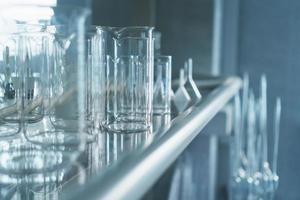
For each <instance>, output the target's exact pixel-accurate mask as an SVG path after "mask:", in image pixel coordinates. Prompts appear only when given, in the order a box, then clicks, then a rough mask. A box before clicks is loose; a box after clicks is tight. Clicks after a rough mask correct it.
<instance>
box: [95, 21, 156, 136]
mask: <svg viewBox="0 0 300 200" xmlns="http://www.w3.org/2000/svg"><path fill="white" fill-rule="evenodd" d="M97 28H98V32H99V34H102V36H103V39H104V40H105V48H104V49H105V52H103V54H102V55H103V56H105V57H104V58H103V61H104V64H105V65H106V79H105V81H106V88H105V92H106V120H105V122H104V127H105V129H106V130H107V131H112V132H127V133H133V132H143V131H148V130H150V129H151V122H152V110H153V109H152V98H153V97H152V96H153V37H152V31H153V28H152V27H123V28H113V27H97Z"/></svg>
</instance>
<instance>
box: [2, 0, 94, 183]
mask: <svg viewBox="0 0 300 200" xmlns="http://www.w3.org/2000/svg"><path fill="white" fill-rule="evenodd" d="M0 11H1V14H2V16H4V17H6V18H7V20H6V21H8V22H10V23H9V25H10V26H9V27H8V29H6V30H0V32H2V35H3V34H4V35H8V36H9V37H15V38H16V39H15V40H14V41H15V42H16V46H17V48H16V51H15V52H13V51H10V53H9V54H10V55H15V59H16V64H14V65H13V66H14V70H15V71H16V72H15V73H14V74H13V73H12V75H11V77H15V76H16V78H12V86H13V87H12V88H13V90H14V92H12V94H14V99H15V101H16V105H17V106H15V107H14V109H15V110H14V112H8V114H9V115H8V116H7V117H6V118H8V119H14V120H13V121H12V122H13V123H15V126H16V127H18V132H19V134H18V135H17V136H14V137H3V138H0V160H1V162H0V174H4V173H6V174H8V176H10V178H12V179H14V178H18V176H24V175H29V174H30V175H36V176H37V177H38V176H39V174H41V173H45V172H51V171H53V170H55V169H57V168H59V167H62V166H66V165H69V164H70V163H72V161H74V160H76V158H77V156H78V155H79V153H80V152H81V151H82V150H84V148H85V144H86V141H87V139H88V134H87V131H88V126H89V124H88V120H87V112H86V110H87V109H86V108H87V103H86V96H87V91H86V85H87V84H86V70H85V63H84V60H85V59H84V46H85V43H84V32H85V18H86V17H87V15H88V13H89V12H88V11H87V10H85V9H82V8H78V7H59V6H58V7H47V6H29V5H22V6H20V5H18V6H11V7H6V8H5V9H3V10H0ZM19 23H21V24H22V25H18V24H19ZM26 23H33V24H38V25H36V26H35V25H28V24H26ZM20 27H21V28H20ZM32 27H34V28H32ZM0 35H1V34H0ZM0 43H1V42H0ZM5 49H6V47H5ZM5 55H6V57H11V56H7V51H6V54H5ZM4 63H5V65H4V66H7V62H4ZM9 64H12V62H10V63H9ZM4 69H5V67H4ZM1 71H3V70H2V67H1ZM4 71H5V70H4ZM7 74H9V73H7ZM6 76H7V77H9V76H8V75H6ZM8 80H10V79H9V78H8ZM10 91H11V90H10ZM2 119H3V118H2ZM8 122H9V123H11V122H10V121H8ZM8 122H5V123H8ZM5 123H1V124H0V127H1V128H3V127H4V125H5ZM1 128H0V130H1Z"/></svg>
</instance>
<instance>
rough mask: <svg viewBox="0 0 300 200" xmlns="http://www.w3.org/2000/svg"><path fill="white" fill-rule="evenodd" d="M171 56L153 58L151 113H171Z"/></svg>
mask: <svg viewBox="0 0 300 200" xmlns="http://www.w3.org/2000/svg"><path fill="white" fill-rule="evenodd" d="M171 70H172V57H171V56H156V57H155V58H154V88H153V114H154V115H163V114H170V113H171V80H172V77H171V76H172V72H171Z"/></svg>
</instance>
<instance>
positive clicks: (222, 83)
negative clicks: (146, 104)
mask: <svg viewBox="0 0 300 200" xmlns="http://www.w3.org/2000/svg"><path fill="white" fill-rule="evenodd" d="M196 83H197V85H198V87H199V89H200V91H201V92H202V93H203V94H204V95H203V98H202V100H201V101H199V102H198V103H196V104H195V105H194V106H192V107H190V108H188V109H187V110H186V111H184V112H183V113H180V114H176V113H174V114H172V116H170V115H164V116H154V117H153V131H152V132H151V133H150V132H148V133H136V134H121V133H105V132H101V133H99V134H97V136H96V138H95V139H94V140H93V141H91V142H90V143H89V144H88V145H87V147H86V149H85V151H84V152H83V153H82V154H81V155H80V156H79V158H78V159H77V161H76V162H73V163H72V164H70V165H66V166H64V167H63V168H59V169H57V170H55V171H54V172H51V173H42V174H39V175H36V176H39V177H42V179H43V180H44V181H42V182H41V181H39V182H38V183H35V182H34V180H35V179H32V178H28V177H27V176H26V174H23V175H22V176H21V177H20V179H19V181H16V183H15V184H4V183H2V182H1V177H2V180H4V178H5V177H6V176H3V175H2V176H0V199H2V198H3V199H14V198H15V197H16V196H25V197H28V199H40V198H41V197H42V198H47V199H52V198H53V199H67V200H77V199H78V200H82V199H86V200H89V199H139V198H140V197H142V196H143V195H144V194H145V193H146V192H147V191H148V190H149V189H150V188H151V186H152V185H153V184H154V183H155V181H156V180H158V179H159V177H160V176H161V175H162V174H163V173H164V172H165V171H166V170H167V169H168V167H169V166H170V165H171V164H172V163H173V162H174V161H175V160H176V159H177V157H178V156H179V155H180V153H181V152H183V151H184V149H185V148H186V147H187V146H188V145H189V143H190V142H191V141H192V140H193V139H194V138H195V137H196V136H197V135H198V134H199V133H200V131H201V130H202V129H203V128H204V127H205V125H206V124H207V123H208V122H209V121H210V120H211V119H212V118H213V117H214V116H215V115H216V114H217V113H218V112H219V111H220V110H221V109H222V108H223V107H224V105H226V104H227V103H228V102H229V101H230V100H231V99H232V97H233V96H234V95H235V94H236V93H237V92H238V90H239V88H240V87H241V80H240V79H239V78H236V77H229V78H222V79H220V78H211V79H209V80H207V81H199V82H196ZM3 177H4V178H3ZM39 180H40V179H39ZM25 199H26V198H25Z"/></svg>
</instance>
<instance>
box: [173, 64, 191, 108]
mask: <svg viewBox="0 0 300 200" xmlns="http://www.w3.org/2000/svg"><path fill="white" fill-rule="evenodd" d="M185 82H186V79H185V77H184V69H180V74H179V88H178V89H177V90H176V92H175V94H174V99H173V101H174V105H175V106H176V108H177V110H178V112H183V111H184V110H185V109H186V108H187V107H188V105H189V103H190V101H191V96H190V95H189V93H188V92H187V90H186V89H185V87H184V85H185Z"/></svg>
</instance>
